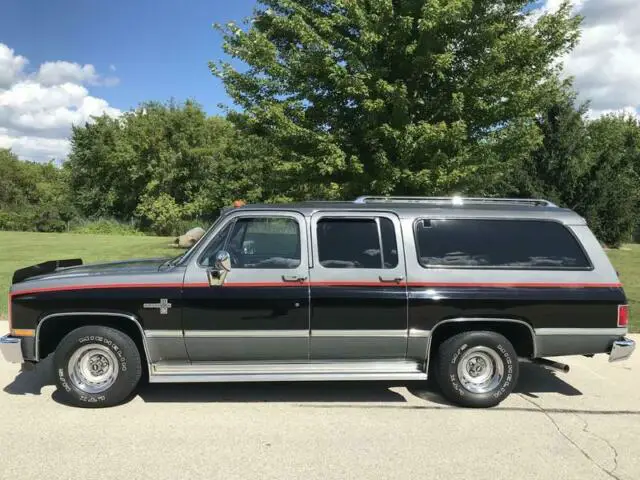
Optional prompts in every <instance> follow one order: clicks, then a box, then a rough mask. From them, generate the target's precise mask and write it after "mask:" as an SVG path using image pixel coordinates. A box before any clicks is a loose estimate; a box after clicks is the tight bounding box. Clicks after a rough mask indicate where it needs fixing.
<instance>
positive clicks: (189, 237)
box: [174, 227, 205, 248]
mask: <svg viewBox="0 0 640 480" xmlns="http://www.w3.org/2000/svg"><path fill="white" fill-rule="evenodd" d="M204 233H205V232H204V230H203V229H202V228H200V227H196V228H192V229H191V230H189V231H188V232H187V233H185V234H184V235H180V236H179V237H178V238H176V239H175V241H174V244H176V245H178V247H180V248H189V247H192V246H193V245H194V244H195V243H196V242H197V241H198V240H200V239H201V238H202V236H203V235H204Z"/></svg>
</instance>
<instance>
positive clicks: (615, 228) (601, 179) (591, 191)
mask: <svg viewBox="0 0 640 480" xmlns="http://www.w3.org/2000/svg"><path fill="white" fill-rule="evenodd" d="M588 131H589V140H590V150H591V152H590V154H591V161H590V164H589V170H588V171H587V172H586V174H585V175H584V176H583V177H582V178H581V179H580V190H581V192H582V195H581V197H580V199H579V201H578V202H577V205H576V210H577V211H578V212H580V213H581V214H582V215H583V216H585V217H586V218H587V220H588V221H589V224H590V226H591V228H592V229H593V230H594V232H595V234H596V235H597V236H598V238H600V240H601V241H603V242H604V243H605V244H607V245H609V246H612V247H618V246H620V244H621V243H623V242H628V241H630V240H631V237H632V234H633V232H634V230H635V228H636V227H637V226H638V217H639V215H638V212H639V211H640V188H639V187H638V186H639V185H640V170H637V167H638V165H640V125H639V124H638V121H637V120H636V119H635V118H632V117H628V116H626V115H607V116H604V117H602V118H600V119H598V120H594V121H592V122H590V123H589V125H588Z"/></svg>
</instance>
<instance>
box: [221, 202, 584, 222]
mask: <svg viewBox="0 0 640 480" xmlns="http://www.w3.org/2000/svg"><path fill="white" fill-rule="evenodd" d="M234 210H236V211H237V210H240V211H247V210H289V211H296V212H299V213H301V214H303V215H305V216H311V215H312V214H314V213H315V212H318V211H329V212H367V211H376V212H393V213H395V214H397V215H398V216H400V217H401V218H414V217H423V216H429V217H431V218H438V217H447V218H451V217H458V218H469V217H477V218H516V219H518V218H520V219H545V220H556V221H560V222H562V223H565V224H570V225H584V224H585V223H586V222H585V220H584V218H582V217H581V216H580V215H578V214H577V213H575V212H574V211H573V210H570V209H567V208H559V207H549V206H528V205H519V204H518V205H492V204H466V205H434V204H425V203H409V202H408V203H397V202H393V203H385V202H372V203H354V202H324V201H312V202H298V203H279V204H248V205H245V206H242V207H238V208H234V209H230V211H234Z"/></svg>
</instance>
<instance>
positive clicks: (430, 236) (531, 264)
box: [415, 219, 591, 270]
mask: <svg viewBox="0 0 640 480" xmlns="http://www.w3.org/2000/svg"><path fill="white" fill-rule="evenodd" d="M415 237H416V246H417V250H418V252H417V253H418V260H419V262H420V264H421V265H422V266H424V267H438V268H443V267H449V268H509V269H523V270H588V269H590V268H591V264H590V262H589V259H588V258H587V256H586V254H585V253H584V250H583V249H582V247H581V246H580V244H579V243H578V241H577V239H576V238H575V237H574V236H573V234H572V233H571V232H570V231H569V230H568V229H567V228H566V227H565V226H564V225H562V224H560V223H558V222H553V221H544V220H476V219H439V220H430V219H423V220H420V221H418V222H417V223H416V225H415Z"/></svg>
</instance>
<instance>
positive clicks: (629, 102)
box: [537, 0, 640, 117]
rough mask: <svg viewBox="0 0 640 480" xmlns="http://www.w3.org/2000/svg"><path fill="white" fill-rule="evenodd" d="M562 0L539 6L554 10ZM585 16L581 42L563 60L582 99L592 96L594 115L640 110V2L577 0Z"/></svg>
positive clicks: (549, 1) (591, 112) (539, 11)
mask: <svg viewBox="0 0 640 480" xmlns="http://www.w3.org/2000/svg"><path fill="white" fill-rule="evenodd" d="M560 4H561V0H547V1H546V2H545V3H544V5H542V6H541V8H540V9H539V10H538V11H537V15H540V14H541V13H544V12H548V11H554V10H556V9H557V8H558V7H559V5H560ZM573 5H574V11H575V12H576V13H578V14H580V15H582V16H583V17H584V22H583V25H582V36H581V40H580V43H579V45H578V46H577V47H576V49H575V50H574V51H573V52H571V53H570V54H569V55H568V56H567V57H566V58H565V59H563V60H564V65H565V71H566V74H567V75H569V76H572V77H573V78H574V86H575V88H576V90H578V93H579V100H580V101H582V102H583V101H587V100H588V101H590V106H591V111H590V116H592V117H597V116H599V115H602V114H605V113H611V112H626V113H630V114H634V115H637V111H638V109H639V108H640V88H638V86H639V85H640V30H638V28H637V27H636V25H637V24H638V22H640V2H639V1H638V0H578V1H576V0H574V2H573Z"/></svg>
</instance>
